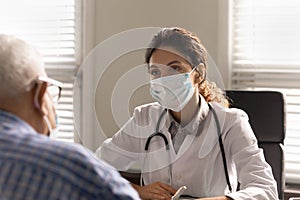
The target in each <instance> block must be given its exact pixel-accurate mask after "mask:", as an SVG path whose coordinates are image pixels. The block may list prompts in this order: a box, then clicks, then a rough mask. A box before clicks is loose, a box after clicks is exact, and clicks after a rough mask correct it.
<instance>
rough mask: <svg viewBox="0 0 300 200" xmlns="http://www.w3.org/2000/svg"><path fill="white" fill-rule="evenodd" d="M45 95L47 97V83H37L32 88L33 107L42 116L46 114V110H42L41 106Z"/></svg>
mask: <svg viewBox="0 0 300 200" xmlns="http://www.w3.org/2000/svg"><path fill="white" fill-rule="evenodd" d="M45 95H47V83H46V82H42V83H38V84H37V86H36V87H34V106H35V108H36V109H37V110H38V111H39V112H40V113H41V114H42V115H47V114H48V111H47V109H44V106H43V104H44V103H45V101H46V98H45Z"/></svg>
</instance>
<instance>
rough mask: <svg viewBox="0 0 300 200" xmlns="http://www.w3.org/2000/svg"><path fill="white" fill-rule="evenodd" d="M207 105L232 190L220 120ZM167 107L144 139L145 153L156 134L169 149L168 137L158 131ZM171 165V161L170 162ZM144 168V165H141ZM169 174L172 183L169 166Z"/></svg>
mask: <svg viewBox="0 0 300 200" xmlns="http://www.w3.org/2000/svg"><path fill="white" fill-rule="evenodd" d="M208 106H209V110H211V111H212V114H213V117H214V120H215V122H216V126H217V133H218V141H219V146H220V150H221V154H222V160H223V166H224V171H225V178H226V182H227V185H228V188H229V191H230V192H232V187H231V184H230V179H229V174H228V168H227V161H226V155H225V150H224V144H223V140H222V133H221V126H220V121H219V118H218V116H217V113H216V111H215V109H214V108H213V107H212V106H211V105H210V104H208ZM167 111H168V110H167V109H164V110H163V112H162V113H161V114H160V116H159V119H158V121H157V124H156V129H155V132H154V133H152V134H151V135H150V136H149V137H148V138H147V140H146V144H145V152H146V155H147V153H148V150H149V146H150V142H151V140H152V138H153V137H156V136H159V137H162V138H163V140H164V143H165V146H166V150H167V151H169V150H170V147H169V142H168V139H167V137H166V136H165V135H164V134H163V133H161V132H159V127H160V123H161V120H162V118H163V117H164V115H165V114H166V113H167ZM145 160H146V156H145V158H144V163H143V165H144V164H145ZM170 165H171V163H170ZM142 167H143V168H144V166H142ZM169 170H170V171H169V174H170V184H171V183H172V172H171V166H170V167H169ZM142 179H143V177H142V175H141V181H140V182H141V185H143V180H142Z"/></svg>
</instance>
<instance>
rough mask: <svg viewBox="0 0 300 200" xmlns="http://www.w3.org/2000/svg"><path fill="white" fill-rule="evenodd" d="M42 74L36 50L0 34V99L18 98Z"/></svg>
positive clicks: (43, 70) (40, 62)
mask: <svg viewBox="0 0 300 200" xmlns="http://www.w3.org/2000/svg"><path fill="white" fill-rule="evenodd" d="M44 74H45V69H44V66H43V62H42V60H41V56H40V54H39V53H38V52H37V50H36V49H34V48H33V47H32V46H31V45H29V44H28V43H26V42H24V41H23V40H21V39H18V38H16V37H14V36H10V35H5V34H0V81H1V84H0V98H1V96H2V98H6V97H7V98H11V97H16V96H18V95H19V94H21V93H22V92H24V91H25V89H26V87H28V85H29V84H30V82H31V81H33V80H34V79H35V78H36V77H37V76H39V75H44ZM4 95H5V96H4Z"/></svg>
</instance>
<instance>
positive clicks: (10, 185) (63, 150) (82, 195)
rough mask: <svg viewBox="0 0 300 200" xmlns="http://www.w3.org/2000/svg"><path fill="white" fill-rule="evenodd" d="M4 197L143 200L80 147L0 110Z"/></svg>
mask: <svg viewBox="0 0 300 200" xmlns="http://www.w3.org/2000/svg"><path fill="white" fill-rule="evenodd" d="M0 199H1V200H2V199H3V200H6V199H8V200H10V199H14V200H18V199H43V200H44V199H67V200H76V199H110V200H113V199H139V197H138V194H137V192H136V191H135V190H134V189H133V188H132V187H131V186H130V184H129V183H128V182H127V181H125V180H124V179H122V178H121V177H120V175H119V173H118V172H117V171H115V169H113V168H112V167H111V166H109V165H108V164H106V163H104V162H101V161H99V160H97V159H96V158H95V157H94V155H93V153H91V152H90V151H89V150H87V149H85V148H84V147H82V146H81V145H76V144H67V143H63V142H59V141H55V140H51V139H49V138H48V137H46V136H43V135H40V134H37V132H36V131H35V130H34V129H33V128H32V127H30V126H29V125H28V124H27V123H25V122H24V121H22V120H21V119H19V118H17V117H16V116H14V115H12V114H10V113H7V112H4V111H1V110H0Z"/></svg>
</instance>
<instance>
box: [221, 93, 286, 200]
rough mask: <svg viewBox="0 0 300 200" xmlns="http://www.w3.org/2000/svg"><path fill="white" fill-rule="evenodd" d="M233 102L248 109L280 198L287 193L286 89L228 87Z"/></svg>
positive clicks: (243, 108) (235, 105) (232, 103)
mask: <svg viewBox="0 0 300 200" xmlns="http://www.w3.org/2000/svg"><path fill="white" fill-rule="evenodd" d="M226 95H227V96H228V97H229V99H230V102H231V106H230V107H235V108H240V109H242V110H244V111H245V112H246V113H247V114H248V116H249V121H250V124H251V126H252V129H253V131H254V133H255V135H256V137H257V140H258V145H259V147H261V148H262V149H263V150H264V155H265V158H266V161H267V162H268V163H269V164H270V165H271V167H272V170H273V175H274V178H275V180H276V181H277V188H278V194H279V198H280V199H283V195H284V186H285V181H284V153H283V149H282V147H283V141H284V138H285V103H284V97H283V95H282V93H280V92H275V91H239V90H228V91H226Z"/></svg>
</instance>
